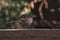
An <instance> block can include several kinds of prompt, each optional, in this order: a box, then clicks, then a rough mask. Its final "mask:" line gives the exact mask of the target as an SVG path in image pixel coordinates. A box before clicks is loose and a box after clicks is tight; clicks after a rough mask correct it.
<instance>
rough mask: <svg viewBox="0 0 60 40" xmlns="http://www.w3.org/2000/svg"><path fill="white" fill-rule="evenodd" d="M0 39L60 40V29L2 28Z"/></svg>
mask: <svg viewBox="0 0 60 40" xmlns="http://www.w3.org/2000/svg"><path fill="white" fill-rule="evenodd" d="M0 40H60V29H36V30H35V29H11V30H10V29H0Z"/></svg>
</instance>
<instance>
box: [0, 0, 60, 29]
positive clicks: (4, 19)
mask: <svg viewBox="0 0 60 40" xmlns="http://www.w3.org/2000/svg"><path fill="white" fill-rule="evenodd" d="M35 2H36V4H34V2H33V1H32V0H0V29H35V28H49V29H51V28H60V21H59V19H60V18H59V17H60V14H58V15H59V16H58V15H57V14H55V16H54V14H53V12H54V11H55V10H54V9H53V8H54V7H55V6H54V7H53V8H50V7H51V6H50V3H51V2H52V1H50V0H49V1H48V2H50V3H49V9H51V10H50V11H51V12H49V11H47V12H46V9H45V8H44V6H43V10H42V12H43V13H46V14H44V15H45V16H44V17H45V19H42V20H41V18H40V15H39V12H38V11H37V10H38V7H39V5H40V4H41V2H42V0H36V1H35ZM55 2H57V1H55ZM52 4H53V2H52ZM59 4H60V2H59ZM42 5H43V4H42ZM45 5H46V4H45ZM35 6H36V7H35ZM46 7H47V5H46ZM56 8H57V7H56ZM49 9H48V8H47V10H49ZM56 10H57V9H56ZM58 10H59V12H56V13H60V6H59V9H58ZM47 13H49V14H47ZM51 14H53V15H51ZM56 15H57V16H56ZM37 16H38V17H37ZM54 18H55V19H54ZM57 18H58V21H56V20H57ZM46 19H47V20H46ZM51 20H52V21H51Z"/></svg>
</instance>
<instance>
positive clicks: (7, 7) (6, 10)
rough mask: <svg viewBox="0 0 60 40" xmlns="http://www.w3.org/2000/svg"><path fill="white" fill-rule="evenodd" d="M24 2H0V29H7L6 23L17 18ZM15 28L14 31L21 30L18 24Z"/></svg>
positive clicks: (12, 0)
mask: <svg viewBox="0 0 60 40" xmlns="http://www.w3.org/2000/svg"><path fill="white" fill-rule="evenodd" d="M26 2H28V0H11V1H7V0H0V4H1V5H0V6H2V5H3V6H2V10H0V29H5V28H8V22H9V21H11V20H14V19H16V18H18V17H19V15H20V13H21V11H22V10H23V8H24V4H25V3H26ZM12 26H13V25H12ZM15 26H16V29H18V28H22V27H21V26H20V25H19V23H16V24H15ZM15 26H14V27H15ZM14 27H12V28H14Z"/></svg>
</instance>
